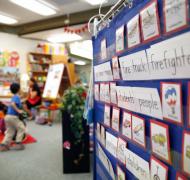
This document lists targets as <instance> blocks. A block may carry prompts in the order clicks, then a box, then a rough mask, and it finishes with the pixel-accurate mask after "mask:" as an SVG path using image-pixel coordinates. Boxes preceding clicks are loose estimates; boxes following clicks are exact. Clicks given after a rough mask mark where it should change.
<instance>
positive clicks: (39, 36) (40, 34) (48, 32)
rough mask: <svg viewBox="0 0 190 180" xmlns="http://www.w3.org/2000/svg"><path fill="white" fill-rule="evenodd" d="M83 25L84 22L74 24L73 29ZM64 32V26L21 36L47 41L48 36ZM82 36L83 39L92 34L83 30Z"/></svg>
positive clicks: (89, 37) (88, 37)
mask: <svg viewBox="0 0 190 180" xmlns="http://www.w3.org/2000/svg"><path fill="white" fill-rule="evenodd" d="M83 26H84V25H83V24H82V25H76V26H72V27H71V28H72V29H80V28H81V27H83ZM63 32H64V28H57V29H52V30H46V31H40V32H36V33H30V34H25V35H22V36H21V37H23V38H29V39H36V40H44V41H47V39H48V37H50V36H52V35H55V34H61V33H63ZM80 36H81V37H82V39H83V40H88V39H91V35H90V33H89V32H88V31H86V32H81V33H80Z"/></svg>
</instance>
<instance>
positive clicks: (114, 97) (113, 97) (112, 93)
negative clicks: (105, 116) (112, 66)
mask: <svg viewBox="0 0 190 180" xmlns="http://www.w3.org/2000/svg"><path fill="white" fill-rule="evenodd" d="M110 96H111V104H114V105H117V86H116V83H114V82H111V83H110Z"/></svg>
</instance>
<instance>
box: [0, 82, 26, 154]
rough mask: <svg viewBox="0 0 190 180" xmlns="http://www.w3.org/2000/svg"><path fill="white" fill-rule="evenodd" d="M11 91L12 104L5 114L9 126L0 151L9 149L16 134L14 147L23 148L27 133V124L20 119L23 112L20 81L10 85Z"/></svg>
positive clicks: (0, 145) (6, 123)
mask: <svg viewBox="0 0 190 180" xmlns="http://www.w3.org/2000/svg"><path fill="white" fill-rule="evenodd" d="M10 90H11V93H12V94H13V97H12V99H11V104H10V106H9V107H8V110H7V114H6V116H5V125H6V128H7V131H6V134H5V138H4V139H3V142H2V144H0V151H8V150H9V145H10V143H11V141H12V139H13V137H14V135H15V132H17V134H16V144H15V146H14V147H13V148H12V149H15V150H23V149H24V145H23V144H22V143H21V142H22V140H23V137H24V135H25V126H24V124H23V122H22V121H21V120H20V119H19V114H21V113H22V110H21V107H22V104H21V100H20V97H19V95H18V93H19V91H20V85H19V84H18V83H13V84H11V86H10Z"/></svg>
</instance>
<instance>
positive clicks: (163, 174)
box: [150, 156, 168, 180]
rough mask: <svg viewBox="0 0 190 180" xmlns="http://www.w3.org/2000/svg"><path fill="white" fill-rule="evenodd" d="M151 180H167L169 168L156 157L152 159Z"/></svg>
mask: <svg viewBox="0 0 190 180" xmlns="http://www.w3.org/2000/svg"><path fill="white" fill-rule="evenodd" d="M150 166H151V180H167V179H168V167H167V166H166V165H165V164H164V163H162V162H160V161H159V160H158V159H156V158H155V157H153V156H152V157H151V165H150Z"/></svg>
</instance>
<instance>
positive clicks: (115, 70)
mask: <svg viewBox="0 0 190 180" xmlns="http://www.w3.org/2000/svg"><path fill="white" fill-rule="evenodd" d="M112 71H113V79H114V80H119V79H120V68H119V62H118V57H117V56H114V57H113V58H112Z"/></svg>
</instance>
